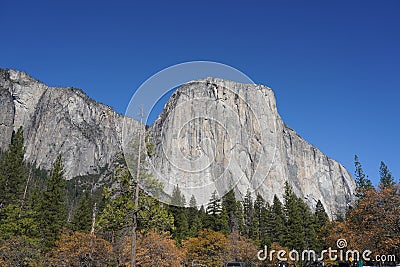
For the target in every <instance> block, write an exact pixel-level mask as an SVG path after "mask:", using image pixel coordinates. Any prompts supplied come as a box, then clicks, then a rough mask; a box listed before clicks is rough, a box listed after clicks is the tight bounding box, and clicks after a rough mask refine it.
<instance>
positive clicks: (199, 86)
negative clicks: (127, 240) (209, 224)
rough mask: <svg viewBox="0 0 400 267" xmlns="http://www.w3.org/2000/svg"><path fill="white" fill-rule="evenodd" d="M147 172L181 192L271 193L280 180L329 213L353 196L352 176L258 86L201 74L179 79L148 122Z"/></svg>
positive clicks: (269, 195)
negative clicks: (288, 121)
mask: <svg viewBox="0 0 400 267" xmlns="http://www.w3.org/2000/svg"><path fill="white" fill-rule="evenodd" d="M150 131H151V136H152V140H153V143H154V144H156V155H157V157H155V158H154V159H153V165H154V170H155V173H156V174H157V176H158V178H159V179H164V184H166V185H167V187H168V186H169V187H170V189H169V190H172V189H171V188H173V186H174V185H176V184H179V186H180V189H181V190H182V191H183V192H184V193H185V195H186V198H187V199H188V197H190V195H191V194H194V195H195V196H196V197H197V198H198V196H203V197H204V199H200V200H199V202H201V203H204V202H206V201H207V199H208V198H209V195H210V194H211V192H214V191H215V190H216V191H217V192H218V193H219V194H220V195H223V194H224V193H225V192H227V191H228V190H229V188H231V187H233V186H234V187H235V189H236V191H237V193H240V194H237V195H240V196H244V195H245V194H246V191H247V190H248V189H249V190H250V191H251V192H252V193H253V195H255V194H256V193H260V194H261V195H262V196H263V197H264V198H265V199H266V200H268V201H272V198H273V196H274V194H277V195H278V196H282V193H283V192H284V189H283V187H284V183H285V181H288V182H289V184H290V185H291V186H292V187H293V190H294V192H295V193H296V194H297V195H298V196H300V197H301V198H302V199H304V201H305V202H306V203H308V204H309V205H310V206H311V207H315V204H316V202H317V200H318V199H320V200H321V201H322V203H323V204H324V206H325V208H326V210H327V212H328V213H329V215H330V216H331V217H333V216H334V215H335V213H337V212H339V211H343V210H345V208H346V207H347V206H348V205H350V204H351V203H352V201H353V192H354V189H355V183H354V180H353V178H352V176H351V175H350V174H349V173H348V172H347V170H346V169H345V168H344V167H343V166H342V165H341V164H339V163H338V162H336V161H334V160H332V159H330V158H328V157H327V156H326V155H324V154H323V153H322V152H321V151H320V150H318V149H317V148H316V147H314V146H312V145H311V144H309V143H307V142H306V141H305V140H304V139H302V138H301V137H300V136H299V135H298V134H297V133H296V132H295V131H294V130H292V129H291V128H289V127H288V126H287V125H285V123H284V122H283V121H282V119H281V118H280V116H279V114H278V111H277V108H276V103H275V97H274V93H273V91H272V90H271V89H270V88H268V87H265V86H261V85H253V84H241V83H236V82H232V81H226V80H221V79H214V78H207V79H204V80H198V81H193V82H190V83H187V84H185V85H184V86H182V87H180V88H179V89H178V90H177V91H176V92H175V93H174V94H173V95H172V96H171V98H170V100H169V101H168V102H167V104H166V105H165V108H164V111H163V112H162V113H161V114H160V116H159V117H158V119H157V120H156V121H155V122H154V124H153V125H152V127H151V129H150Z"/></svg>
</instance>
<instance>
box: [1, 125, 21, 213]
mask: <svg viewBox="0 0 400 267" xmlns="http://www.w3.org/2000/svg"><path fill="white" fill-rule="evenodd" d="M24 155H25V148H24V134H23V131H22V127H20V128H19V129H18V131H17V132H16V133H15V132H13V136H12V139H11V144H10V146H9V148H8V150H7V151H5V152H3V154H2V155H1V161H0V192H1V194H0V210H1V208H3V207H5V206H7V205H8V204H19V205H21V204H22V199H23V191H24V185H25V182H26V178H27V166H26V164H25V161H24Z"/></svg>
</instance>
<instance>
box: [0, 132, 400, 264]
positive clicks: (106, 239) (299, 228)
mask: <svg viewBox="0 0 400 267" xmlns="http://www.w3.org/2000/svg"><path fill="white" fill-rule="evenodd" d="M23 143H24V140H23V132H22V129H19V130H18V131H17V132H16V133H14V134H13V137H12V140H11V145H10V146H9V149H8V150H6V151H4V152H2V153H1V155H0V186H1V196H0V265H2V266H3V265H5V266H129V261H130V257H131V252H132V250H131V248H132V247H131V245H132V227H133V220H132V217H133V214H134V212H137V216H138V239H137V243H136V247H137V249H136V251H137V263H138V265H139V266H183V265H187V266H191V264H192V263H197V264H204V265H207V266H221V265H222V264H223V263H226V262H228V261H244V262H246V263H247V264H248V265H249V266H255V264H259V266H260V264H267V263H268V264H272V263H277V259H274V260H273V262H272V263H271V262H262V263H260V262H259V261H258V260H257V251H258V250H259V249H262V248H264V246H265V245H267V246H268V247H269V248H271V249H276V250H279V249H285V250H287V251H288V250H291V249H296V250H303V249H313V250H315V251H317V252H318V251H321V250H322V249H325V248H327V247H328V246H332V247H335V246H334V245H335V244H333V243H334V242H335V241H336V240H337V239H338V238H339V237H341V238H343V236H344V237H346V238H348V239H349V241H351V242H350V244H349V247H350V248H365V247H368V246H372V245H373V244H372V243H371V242H370V243H368V242H367V241H365V240H368V236H374V237H375V238H376V239H377V240H380V241H382V242H383V244H385V246H383V245H382V246H381V247H377V246H376V245H375V247H376V251H377V252H388V251H389V248H392V247H396V246H397V247H399V244H400V242H399V238H400V234H399V221H400V217H399V214H400V212H399V207H400V201H399V192H398V188H397V187H396V185H395V182H394V178H393V177H392V175H391V173H390V171H389V170H388V168H387V166H386V165H384V164H383V163H382V165H381V184H380V188H379V189H375V188H374V187H373V186H372V184H371V182H370V181H369V180H368V177H367V176H366V175H365V174H364V173H363V171H362V167H361V164H360V163H359V162H358V158H356V160H355V162H356V182H357V196H358V201H357V203H356V205H355V206H354V207H353V208H351V209H350V210H349V211H347V217H346V219H344V218H343V217H342V216H338V217H337V218H335V219H336V220H334V221H329V218H328V215H327V214H326V212H325V210H324V207H323V205H322V203H321V201H317V202H316V206H315V209H314V211H312V210H311V209H310V208H309V207H308V206H307V205H306V204H305V203H304V202H303V200H302V199H300V198H298V197H297V196H296V195H295V194H294V192H293V190H292V188H291V186H290V185H289V184H288V183H286V184H285V187H284V188H285V189H284V192H282V193H283V194H282V195H283V198H282V200H281V199H280V198H278V197H277V196H275V197H274V198H273V201H272V203H269V202H268V201H266V200H265V199H263V197H262V196H260V195H256V196H252V194H251V193H250V192H247V194H246V195H245V196H244V198H243V201H239V200H237V199H236V197H235V193H234V191H230V192H228V193H227V194H226V195H225V196H223V197H222V198H221V199H220V198H219V197H218V195H217V193H216V192H214V193H213V194H212V196H211V198H210V202H209V205H208V206H206V207H204V206H201V207H200V208H198V207H197V203H196V199H195V197H194V196H192V197H191V198H190V199H189V202H188V203H187V202H186V201H187V200H186V199H185V197H184V196H183V194H182V193H181V191H180V189H179V187H178V186H176V187H175V189H174V191H173V194H172V197H171V203H170V205H167V204H164V203H161V202H159V201H157V200H156V199H154V198H151V197H149V196H148V195H146V194H145V193H144V192H143V191H140V195H139V204H138V206H136V205H135V203H134V198H135V196H134V194H135V190H134V188H135V185H136V183H135V179H133V178H132V177H131V175H130V173H129V171H128V170H127V169H126V168H118V169H117V170H116V171H115V173H114V179H113V181H114V182H113V184H111V185H110V186H107V187H104V189H103V193H102V195H101V196H100V197H99V196H98V195H96V194H94V193H93V192H92V191H90V190H86V191H85V192H84V193H83V194H77V196H79V200H78V201H71V200H70V198H71V192H70V191H69V190H68V187H67V186H66V181H65V179H64V177H63V164H62V158H61V157H60V156H59V157H58V158H57V160H56V161H55V162H54V164H53V167H52V170H51V171H50V172H44V171H40V170H37V169H36V168H34V167H33V166H30V165H28V164H26V162H24V154H25V149H24V146H23ZM143 169H145V168H143ZM140 179H142V180H146V183H147V184H151V185H152V188H153V189H152V190H153V191H152V193H153V195H154V194H157V192H159V191H160V189H161V185H160V184H159V183H158V182H157V181H155V180H154V179H153V178H152V177H151V175H149V174H148V173H146V172H145V171H142V172H141V173H140ZM383 200H384V201H383ZM71 203H76V205H73V206H71ZM382 203H384V204H382ZM186 204H188V206H189V207H187V208H184V207H182V206H185V205H186ZM371 214H373V216H377V217H379V216H382V214H384V216H385V218H386V219H385V220H374V219H373V218H374V217H371ZM379 227H380V228H382V229H384V230H381V231H380V230H379V231H378V230H377V228H379ZM383 231H386V234H384V233H383ZM375 247H372V249H373V248H375ZM368 249H370V250H371V247H369V248H368Z"/></svg>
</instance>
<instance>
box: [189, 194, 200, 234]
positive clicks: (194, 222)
mask: <svg viewBox="0 0 400 267" xmlns="http://www.w3.org/2000/svg"><path fill="white" fill-rule="evenodd" d="M188 223H189V225H190V226H189V237H195V236H197V234H198V232H199V231H200V230H201V227H202V224H201V218H200V215H199V211H198V210H197V201H196V198H195V197H194V196H193V195H192V196H191V198H190V201H189V209H188Z"/></svg>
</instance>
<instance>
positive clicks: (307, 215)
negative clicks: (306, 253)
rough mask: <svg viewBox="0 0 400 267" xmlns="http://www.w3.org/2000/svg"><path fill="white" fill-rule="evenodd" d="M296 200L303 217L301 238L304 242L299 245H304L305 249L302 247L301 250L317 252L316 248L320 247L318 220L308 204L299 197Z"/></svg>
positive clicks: (300, 219) (301, 218) (300, 218)
mask: <svg viewBox="0 0 400 267" xmlns="http://www.w3.org/2000/svg"><path fill="white" fill-rule="evenodd" d="M296 199H297V206H298V209H299V211H300V214H301V216H300V217H299V221H300V223H301V231H302V236H301V237H300V240H301V239H303V240H304V241H303V240H301V241H303V242H300V243H299V244H301V245H303V247H300V249H313V250H316V248H317V247H318V241H317V232H316V227H315V223H316V222H315V221H316V218H315V216H314V214H313V212H312V211H311V209H310V207H309V206H308V205H307V204H306V203H304V201H303V200H302V199H300V198H298V197H297V198H296Z"/></svg>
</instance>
